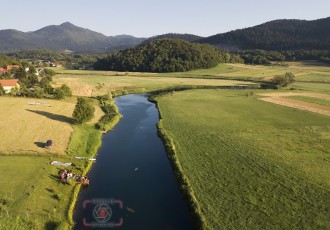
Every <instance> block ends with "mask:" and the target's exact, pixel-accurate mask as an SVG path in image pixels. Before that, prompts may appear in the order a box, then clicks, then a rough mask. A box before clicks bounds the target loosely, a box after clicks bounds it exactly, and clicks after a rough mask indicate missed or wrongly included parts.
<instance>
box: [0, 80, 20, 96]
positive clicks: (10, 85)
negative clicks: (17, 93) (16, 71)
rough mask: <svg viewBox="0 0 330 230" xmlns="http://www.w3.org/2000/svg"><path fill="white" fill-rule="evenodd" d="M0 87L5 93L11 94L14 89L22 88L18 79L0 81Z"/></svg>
mask: <svg viewBox="0 0 330 230" xmlns="http://www.w3.org/2000/svg"><path fill="white" fill-rule="evenodd" d="M0 85H1V86H2V87H3V89H4V90H5V93H10V92H11V91H12V90H13V89H15V88H17V89H19V88H20V85H19V83H18V80H17V79H6V80H0Z"/></svg>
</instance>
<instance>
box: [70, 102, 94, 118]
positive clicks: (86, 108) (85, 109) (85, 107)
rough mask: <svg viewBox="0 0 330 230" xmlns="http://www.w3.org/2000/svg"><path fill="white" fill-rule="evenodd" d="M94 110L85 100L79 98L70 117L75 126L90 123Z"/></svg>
mask: <svg viewBox="0 0 330 230" xmlns="http://www.w3.org/2000/svg"><path fill="white" fill-rule="evenodd" d="M94 111H95V108H94V107H93V105H91V104H90V103H89V102H88V100H87V99H86V98H82V97H79V98H78V99H77V104H76V106H75V109H74V111H73V114H72V117H73V119H74V120H75V123H77V124H83V123H86V122H87V121H90V120H92V119H93V117H94Z"/></svg>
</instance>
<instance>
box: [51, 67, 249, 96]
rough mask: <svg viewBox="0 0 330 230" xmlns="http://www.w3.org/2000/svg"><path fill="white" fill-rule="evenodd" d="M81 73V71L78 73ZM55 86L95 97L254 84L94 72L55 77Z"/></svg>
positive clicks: (77, 93)
mask: <svg viewBox="0 0 330 230" xmlns="http://www.w3.org/2000/svg"><path fill="white" fill-rule="evenodd" d="M80 73H82V71H80ZM54 81H55V82H56V84H59V85H61V84H63V83H65V84H67V85H68V86H69V87H70V88H71V89H72V91H73V93H74V94H75V95H78V96H96V95H104V94H106V93H108V92H111V91H125V90H138V91H141V92H146V91H152V90H159V89H165V88H168V87H176V86H198V85H201V86H234V85H251V84H254V83H250V82H241V81H235V80H221V79H191V78H190V79H189V78H176V77H175V78H174V77H157V76H153V75H150V76H148V77H142V76H134V75H129V76H116V75H107V76H104V74H103V72H102V71H94V72H93V75H83V74H79V72H77V74H76V75H65V74H64V75H63V76H62V75H57V76H56V77H55V78H54Z"/></svg>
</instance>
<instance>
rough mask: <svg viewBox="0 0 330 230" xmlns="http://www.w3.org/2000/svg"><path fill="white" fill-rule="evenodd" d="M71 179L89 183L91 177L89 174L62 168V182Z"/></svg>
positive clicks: (83, 183)
mask: <svg viewBox="0 0 330 230" xmlns="http://www.w3.org/2000/svg"><path fill="white" fill-rule="evenodd" d="M69 179H72V180H74V181H75V182H76V183H80V184H82V185H89V179H88V177H87V176H80V175H76V174H75V173H73V172H72V170H66V169H64V170H62V171H61V173H60V180H61V182H62V183H66V182H67V181H68V180H69Z"/></svg>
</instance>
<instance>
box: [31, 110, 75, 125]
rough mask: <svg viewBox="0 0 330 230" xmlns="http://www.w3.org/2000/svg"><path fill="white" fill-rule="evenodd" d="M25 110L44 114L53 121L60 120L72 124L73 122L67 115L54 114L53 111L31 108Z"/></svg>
mask: <svg viewBox="0 0 330 230" xmlns="http://www.w3.org/2000/svg"><path fill="white" fill-rule="evenodd" d="M27 111H29V112H32V113H36V114H39V115H42V116H45V117H47V118H49V119H52V120H55V121H61V122H65V123H68V124H73V122H74V120H73V118H71V117H67V116H64V115H60V114H54V113H50V112H46V111H40V110H31V109H27Z"/></svg>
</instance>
